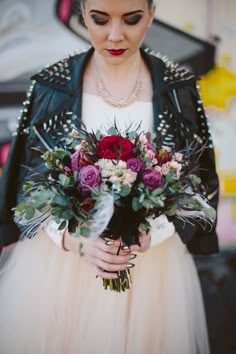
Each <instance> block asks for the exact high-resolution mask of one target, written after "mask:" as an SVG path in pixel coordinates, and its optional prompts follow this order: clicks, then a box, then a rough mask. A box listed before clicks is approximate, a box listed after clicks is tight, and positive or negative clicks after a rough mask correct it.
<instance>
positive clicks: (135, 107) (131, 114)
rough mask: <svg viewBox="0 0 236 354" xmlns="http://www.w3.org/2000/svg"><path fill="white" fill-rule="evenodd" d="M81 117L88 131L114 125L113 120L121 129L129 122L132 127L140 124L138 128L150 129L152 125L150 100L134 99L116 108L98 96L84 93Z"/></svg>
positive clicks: (127, 125)
mask: <svg viewBox="0 0 236 354" xmlns="http://www.w3.org/2000/svg"><path fill="white" fill-rule="evenodd" d="M82 119H83V122H84V123H85V125H86V128H87V130H89V131H91V130H94V131H96V129H100V130H102V131H104V130H106V129H107V128H109V127H111V126H112V125H114V120H115V121H116V124H117V126H118V128H119V129H121V130H124V129H125V128H127V127H129V126H130V124H132V128H135V127H137V126H138V125H139V124H141V126H140V130H143V131H150V129H151V127H152V126H153V107H152V102H147V101H136V102H133V103H132V104H130V105H129V106H127V107H122V108H118V107H113V106H111V105H109V104H108V103H106V102H105V101H104V100H103V99H102V98H101V97H99V96H95V95H90V94H87V93H84V94H83V99H82Z"/></svg>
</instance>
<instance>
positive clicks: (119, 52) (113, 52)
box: [107, 49, 127, 55]
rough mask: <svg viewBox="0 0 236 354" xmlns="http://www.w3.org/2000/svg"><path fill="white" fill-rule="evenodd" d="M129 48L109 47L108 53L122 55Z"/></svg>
mask: <svg viewBox="0 0 236 354" xmlns="http://www.w3.org/2000/svg"><path fill="white" fill-rule="evenodd" d="M126 50H127V49H107V51H108V53H109V54H111V55H122V54H124V53H125V52H126Z"/></svg>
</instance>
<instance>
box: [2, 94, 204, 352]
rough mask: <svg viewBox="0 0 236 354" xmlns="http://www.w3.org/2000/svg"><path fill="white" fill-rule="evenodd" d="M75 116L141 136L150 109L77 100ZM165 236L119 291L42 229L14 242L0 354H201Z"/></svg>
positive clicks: (192, 274)
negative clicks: (133, 125) (132, 125)
mask: <svg viewBox="0 0 236 354" xmlns="http://www.w3.org/2000/svg"><path fill="white" fill-rule="evenodd" d="M82 117H83V120H84V121H85V123H86V125H87V128H88V129H91V128H92V129H96V128H97V127H100V126H101V125H102V126H103V127H107V126H108V125H109V123H113V121H114V118H116V122H117V124H118V125H119V126H122V127H124V125H125V124H128V123H129V121H130V122H132V121H134V120H135V121H136V122H137V123H138V122H140V121H141V122H142V128H143V130H145V131H146V130H147V129H150V127H151V125H152V104H151V103H148V102H136V103H133V104H132V105H130V106H129V107H127V108H122V109H115V108H114V107H111V106H109V105H107V104H106V103H105V102H103V101H102V100H101V98H99V97H97V96H92V95H87V94H84V96H83V111H82ZM107 122H108V123H107ZM168 227H169V229H168ZM172 228H173V225H172ZM166 230H169V231H168V232H169V233H170V225H166ZM168 232H167V233H168ZM157 235H158V233H157V234H154V233H153V238H154V239H155V238H156V237H157ZM169 236H171V237H169ZM169 236H168V238H166V239H165V237H163V239H162V242H159V241H158V242H153V245H152V247H151V248H150V249H149V250H148V251H147V252H145V253H139V254H138V256H137V258H136V259H135V262H134V263H135V267H134V268H133V269H132V270H131V273H132V282H133V283H132V288H131V289H130V290H128V291H126V292H124V293H113V292H110V291H106V290H104V289H103V286H102V281H101V279H96V277H95V273H94V271H93V270H91V269H90V268H89V266H88V265H87V264H86V263H85V262H84V261H83V260H82V259H81V258H80V257H79V255H76V254H73V253H71V252H65V251H63V250H62V249H60V248H59V247H58V246H57V245H55V243H53V242H52V241H51V239H50V238H49V237H48V236H47V234H46V233H45V231H41V232H40V233H39V234H38V235H37V236H36V237H35V238H34V239H32V240H24V241H20V242H18V243H17V244H16V246H15V247H14V250H13V251H11V253H12V254H11V256H10V257H9V259H8V261H7V262H6V263H5V265H4V266H3V268H2V270H1V279H0V306H1V309H0V353H1V354H208V353H209V346H208V337H207V328H206V321H205V313H204V307H203V301H202V294H201V288H200V284H199V279H198V275H197V272H196V268H195V265H194V262H193V259H192V256H191V255H190V254H189V252H188V250H187V248H186V246H185V245H184V244H183V243H182V241H181V240H180V238H179V236H178V235H177V234H176V233H174V230H173V232H172V233H171V235H170V234H169ZM10 248H12V246H10Z"/></svg>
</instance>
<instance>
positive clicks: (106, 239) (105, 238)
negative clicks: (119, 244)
mask: <svg viewBox="0 0 236 354" xmlns="http://www.w3.org/2000/svg"><path fill="white" fill-rule="evenodd" d="M102 238H103V240H104V241H111V239H110V238H109V237H102Z"/></svg>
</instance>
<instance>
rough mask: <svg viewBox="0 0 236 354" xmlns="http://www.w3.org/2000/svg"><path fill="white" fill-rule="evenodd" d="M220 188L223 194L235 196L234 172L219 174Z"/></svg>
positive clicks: (235, 179) (235, 178) (235, 175)
mask: <svg viewBox="0 0 236 354" xmlns="http://www.w3.org/2000/svg"><path fill="white" fill-rule="evenodd" d="M220 189H221V194H222V195H223V196H236V174H235V173H232V174H222V173H221V174H220Z"/></svg>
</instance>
